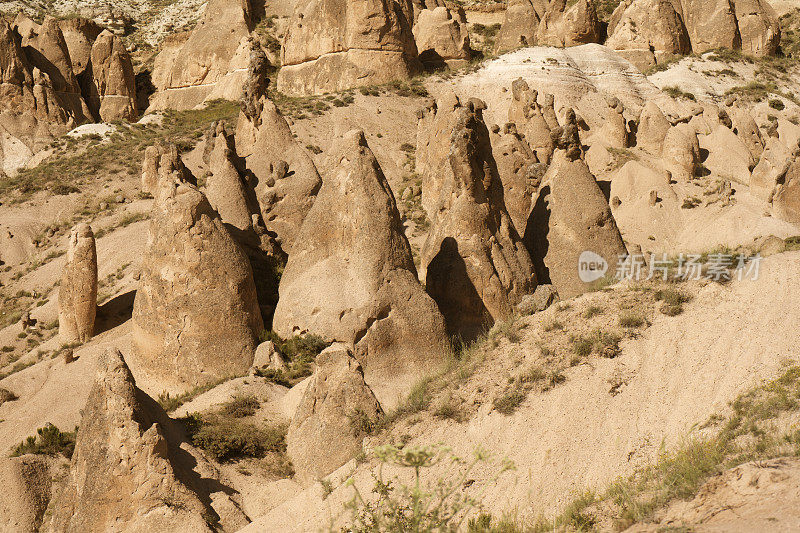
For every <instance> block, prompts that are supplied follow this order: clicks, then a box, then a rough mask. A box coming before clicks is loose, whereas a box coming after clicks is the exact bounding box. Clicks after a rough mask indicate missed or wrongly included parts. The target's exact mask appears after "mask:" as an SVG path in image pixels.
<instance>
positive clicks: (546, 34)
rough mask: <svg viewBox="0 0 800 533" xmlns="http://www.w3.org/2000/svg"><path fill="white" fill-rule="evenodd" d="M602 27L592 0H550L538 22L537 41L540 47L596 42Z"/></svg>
mask: <svg viewBox="0 0 800 533" xmlns="http://www.w3.org/2000/svg"><path fill="white" fill-rule="evenodd" d="M601 36H602V27H601V24H600V20H599V19H598V18H597V10H596V9H595V7H594V3H593V2H592V1H591V0H577V2H575V3H568V2H567V0H553V1H552V2H550V3H549V5H548V7H547V11H546V12H545V14H544V16H543V17H542V20H541V22H539V27H538V28H537V30H536V44H538V45H539V46H559V47H565V46H575V45H579V44H586V43H599V42H600V39H601Z"/></svg>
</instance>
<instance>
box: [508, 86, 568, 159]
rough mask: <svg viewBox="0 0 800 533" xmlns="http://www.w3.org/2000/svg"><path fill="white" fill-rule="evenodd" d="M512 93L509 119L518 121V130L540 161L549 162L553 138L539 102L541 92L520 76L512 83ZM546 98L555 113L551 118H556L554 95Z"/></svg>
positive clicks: (550, 110) (550, 109) (550, 108)
mask: <svg viewBox="0 0 800 533" xmlns="http://www.w3.org/2000/svg"><path fill="white" fill-rule="evenodd" d="M511 94H512V101H511V107H510V108H509V110H508V120H509V121H510V122H514V123H516V125H517V130H518V131H519V133H521V134H523V135H524V136H525V140H526V141H527V142H528V145H529V146H530V147H531V150H533V151H534V152H535V153H536V157H537V159H538V160H539V162H540V163H544V164H549V163H550V157H551V156H552V155H553V140H552V139H551V137H550V130H551V128H550V124H549V122H548V120H547V119H546V118H545V116H544V110H543V109H542V107H541V106H540V105H539V102H538V98H539V93H538V92H537V91H535V90H533V89H531V88H530V87H529V86H528V83H527V82H526V81H525V80H523V79H522V78H519V79H518V80H515V81H514V82H513V83H512V84H511ZM548 96H549V98H548ZM545 99H546V101H548V102H549V110H548V111H549V112H552V115H553V117H552V118H551V120H555V118H554V117H555V110H554V109H553V98H552V95H545ZM556 125H558V122H557V121H556Z"/></svg>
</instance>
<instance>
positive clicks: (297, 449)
mask: <svg viewBox="0 0 800 533" xmlns="http://www.w3.org/2000/svg"><path fill="white" fill-rule="evenodd" d="M382 414H383V409H382V408H381V405H380V403H378V400H377V399H376V398H375V395H374V394H373V393H372V390H370V388H369V386H368V385H367V383H366V382H365V381H364V371H363V370H362V368H361V364H360V363H359V362H358V360H357V359H356V358H355V357H353V354H352V353H351V352H350V350H349V349H348V347H347V346H346V345H344V344H334V345H333V346H330V347H328V348H326V349H325V350H323V352H322V353H320V354H319V356H318V357H317V369H316V371H315V372H314V375H313V376H312V378H311V382H310V383H309V384H308V386H307V388H306V389H305V393H304V394H303V398H302V400H301V401H300V405H299V406H298V407H297V410H296V411H295V413H294V416H293V417H292V423H291V424H290V425H289V432H288V433H287V435H286V451H287V453H288V455H289V457H290V458H291V460H292V465H294V468H295V472H296V477H297V478H298V479H299V480H300V481H301V482H303V483H305V484H310V483H312V482H314V481H315V480H317V479H321V478H324V477H325V476H327V475H328V474H330V473H331V472H333V471H334V470H336V469H337V468H339V467H340V466H342V465H343V464H345V463H346V462H347V461H349V460H350V459H352V458H354V457H356V456H357V455H358V454H359V453H361V452H362V451H363V448H362V444H361V442H362V440H363V439H364V437H365V436H366V434H367V432H368V430H369V427H370V426H371V425H372V424H374V423H376V422H377V420H378V418H379V417H380V416H381V415H382ZM334 443H335V445H334ZM323 451H324V453H323Z"/></svg>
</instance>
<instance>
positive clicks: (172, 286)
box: [132, 158, 264, 391]
mask: <svg viewBox="0 0 800 533" xmlns="http://www.w3.org/2000/svg"><path fill="white" fill-rule="evenodd" d="M162 159H163V158H162ZM153 194H154V196H155V202H154V203H153V210H152V214H151V223H150V230H149V231H150V233H149V236H148V241H147V246H146V248H145V251H144V254H143V257H142V262H141V273H140V278H139V288H138V290H137V292H136V300H135V302H134V306H133V331H134V333H133V338H134V347H135V351H134V353H133V354H132V357H133V359H132V361H133V363H135V367H136V368H137V371H138V370H139V369H141V371H142V372H144V373H145V374H146V375H147V376H148V377H149V378H150V379H151V380H152V382H153V383H156V384H158V385H161V386H162V387H163V390H168V391H183V390H187V389H190V388H192V387H194V386H196V385H200V384H203V383H208V382H211V381H215V380H218V379H220V378H223V377H226V376H231V375H234V374H239V373H242V374H243V373H245V372H247V369H248V368H250V366H251V364H252V362H253V353H254V351H255V347H256V345H257V342H256V339H257V337H258V335H259V334H260V333H261V331H262V330H263V327H264V326H263V322H262V318H261V313H260V311H259V307H258V301H257V298H256V287H255V284H254V281H253V273H252V270H251V267H250V264H249V262H248V259H247V256H246V255H245V254H244V253H243V252H242V250H241V249H240V248H239V246H238V245H237V244H236V242H235V241H234V239H233V238H232V237H231V235H230V234H229V233H228V231H227V229H226V228H225V226H224V224H223V222H222V220H221V219H220V218H219V215H218V214H217V212H216V211H214V209H213V208H212V207H211V205H210V204H209V202H208V200H207V199H206V197H205V196H204V195H203V193H201V192H200V191H199V190H198V189H197V188H196V187H194V186H193V185H191V184H189V183H186V182H185V181H183V180H182V179H181V176H180V172H178V171H175V172H172V174H171V175H164V176H163V177H160V178H159V182H158V185H157V187H156V190H155V191H154V193H153Z"/></svg>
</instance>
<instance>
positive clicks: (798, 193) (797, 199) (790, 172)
mask: <svg viewBox="0 0 800 533" xmlns="http://www.w3.org/2000/svg"><path fill="white" fill-rule="evenodd" d="M798 156H800V150H795V151H794V153H792V156H791V164H790V165H789V168H788V169H787V170H786V174H785V175H784V176H783V177H782V178H781V179H780V180H779V183H778V186H777V187H776V188H775V193H774V194H773V196H772V207H773V212H774V215H775V216H776V217H777V218H779V219H781V220H785V221H787V222H791V223H792V224H800V162H798V159H797V158H798Z"/></svg>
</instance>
